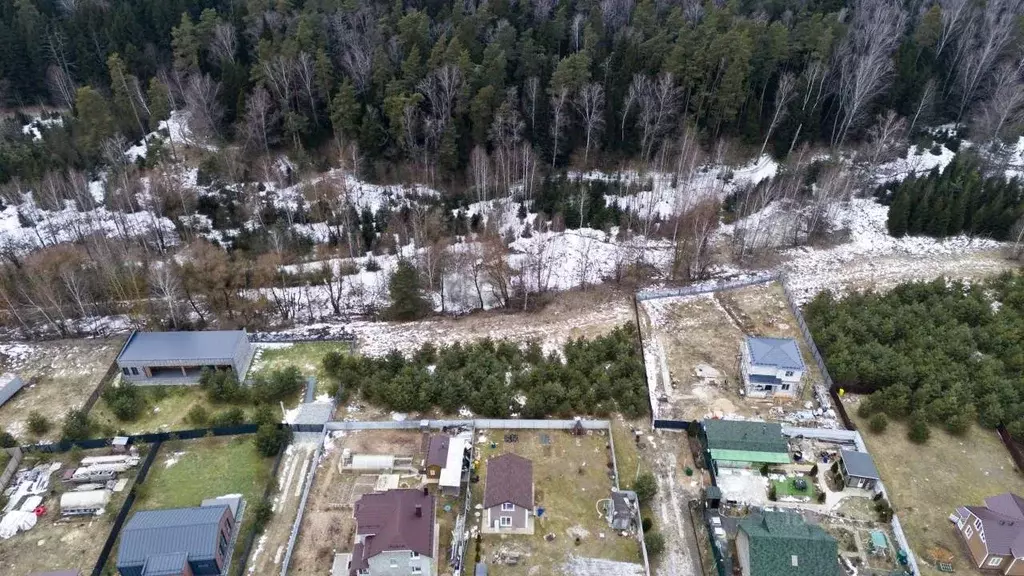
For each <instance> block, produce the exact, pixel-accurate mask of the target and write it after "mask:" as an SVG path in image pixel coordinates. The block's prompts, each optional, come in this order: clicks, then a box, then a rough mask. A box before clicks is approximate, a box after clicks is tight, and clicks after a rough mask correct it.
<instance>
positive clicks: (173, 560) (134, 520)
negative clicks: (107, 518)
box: [117, 501, 235, 576]
mask: <svg viewBox="0 0 1024 576" xmlns="http://www.w3.org/2000/svg"><path fill="white" fill-rule="evenodd" d="M234 530H235V516H234V514H233V513H232V512H231V506H230V504H229V503H226V502H219V501H215V503H214V504H213V505H206V506H199V507H195V508H171V509H166V510H143V511H140V512H136V513H135V514H134V515H133V516H132V517H131V518H130V519H129V520H128V522H127V524H125V527H124V529H123V530H122V531H121V543H120V545H119V546H118V549H117V572H118V574H120V575H121V576H172V575H173V576H181V575H186V576H187V575H195V576H217V575H220V574H222V573H223V572H224V571H225V570H226V569H227V564H228V561H229V559H230V557H231V550H230V546H231V540H232V536H233V532H234Z"/></svg>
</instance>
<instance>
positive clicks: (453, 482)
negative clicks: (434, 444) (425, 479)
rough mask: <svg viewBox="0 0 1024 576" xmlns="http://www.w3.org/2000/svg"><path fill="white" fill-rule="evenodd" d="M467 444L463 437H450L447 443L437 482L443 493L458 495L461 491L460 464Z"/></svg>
mask: <svg viewBox="0 0 1024 576" xmlns="http://www.w3.org/2000/svg"><path fill="white" fill-rule="evenodd" d="M467 444H468V442H467V441H466V439H465V438H452V439H451V442H450V444H449V445H448V454H447V457H446V459H445V465H444V468H442V469H441V476H440V478H439V479H438V482H437V485H438V486H439V487H440V488H441V492H442V493H444V494H447V495H451V496H458V495H459V492H461V485H462V465H463V461H464V459H465V456H466V445H467Z"/></svg>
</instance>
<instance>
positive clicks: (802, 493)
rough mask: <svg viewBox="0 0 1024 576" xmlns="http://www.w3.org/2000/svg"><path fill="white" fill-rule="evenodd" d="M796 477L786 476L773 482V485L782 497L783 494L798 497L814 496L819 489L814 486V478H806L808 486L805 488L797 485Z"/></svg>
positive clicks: (777, 493)
mask: <svg viewBox="0 0 1024 576" xmlns="http://www.w3.org/2000/svg"><path fill="white" fill-rule="evenodd" d="M794 480H795V478H786V479H785V480H776V481H774V482H772V486H775V494H776V495H777V496H778V497H779V498H782V497H783V496H796V497H797V498H804V497H806V498H814V496H815V495H816V494H817V493H818V491H817V490H816V489H815V488H814V479H813V478H806V479H805V480H807V486H805V487H804V489H803V490H801V489H799V488H797V487H796V484H795V483H794Z"/></svg>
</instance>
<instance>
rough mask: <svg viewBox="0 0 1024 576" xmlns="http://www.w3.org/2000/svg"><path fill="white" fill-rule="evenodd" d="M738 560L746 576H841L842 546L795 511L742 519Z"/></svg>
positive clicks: (737, 538) (766, 513)
mask: <svg viewBox="0 0 1024 576" xmlns="http://www.w3.org/2000/svg"><path fill="white" fill-rule="evenodd" d="M736 557H737V560H738V561H739V565H740V569H741V570H742V574H743V576H839V574H840V570H839V545H838V544H837V543H836V539H835V538H833V537H832V536H829V535H828V533H826V532H825V531H824V530H822V529H821V527H820V526H815V525H813V524H808V523H806V522H804V519H803V517H801V516H800V515H799V514H797V513H795V512H764V513H763V515H762V517H761V518H756V519H755V518H753V517H748V518H745V519H743V520H740V524H739V531H738V532H737V534H736Z"/></svg>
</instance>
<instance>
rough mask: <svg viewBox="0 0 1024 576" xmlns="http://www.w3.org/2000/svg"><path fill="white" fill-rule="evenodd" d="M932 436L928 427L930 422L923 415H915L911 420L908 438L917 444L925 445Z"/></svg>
mask: <svg viewBox="0 0 1024 576" xmlns="http://www.w3.org/2000/svg"><path fill="white" fill-rule="evenodd" d="M931 435H932V431H931V429H930V428H929V427H928V420H927V419H926V418H925V417H924V415H923V414H914V415H913V416H911V418H910V429H909V430H907V438H909V439H910V441H911V442H914V443H915V444H924V443H925V442H927V441H928V438H930V437H931Z"/></svg>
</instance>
